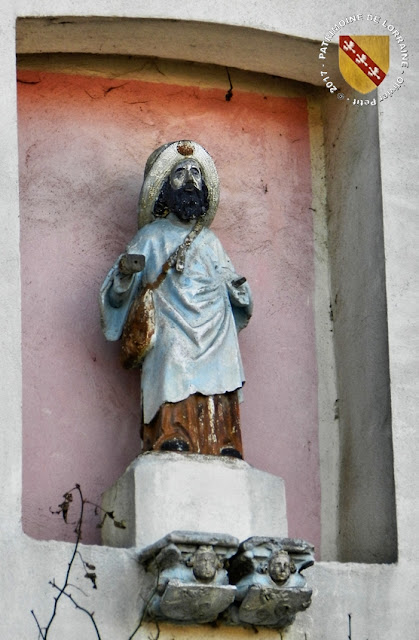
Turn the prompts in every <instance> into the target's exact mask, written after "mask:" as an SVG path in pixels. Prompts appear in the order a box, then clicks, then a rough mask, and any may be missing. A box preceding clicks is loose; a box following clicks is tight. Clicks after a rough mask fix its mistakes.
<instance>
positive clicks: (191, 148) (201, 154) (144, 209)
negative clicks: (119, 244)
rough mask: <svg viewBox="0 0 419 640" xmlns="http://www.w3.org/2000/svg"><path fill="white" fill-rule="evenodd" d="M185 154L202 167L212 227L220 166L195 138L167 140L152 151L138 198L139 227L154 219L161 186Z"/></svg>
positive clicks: (207, 216)
mask: <svg viewBox="0 0 419 640" xmlns="http://www.w3.org/2000/svg"><path fill="white" fill-rule="evenodd" d="M185 157H188V158H193V159H194V160H196V162H197V163H198V164H199V166H200V167H201V171H202V177H203V179H204V181H205V184H206V185H207V189H208V201H209V207H208V211H207V213H206V214H205V218H204V223H205V225H206V226H208V227H209V225H210V224H211V222H212V221H213V219H214V216H215V212H216V210H217V206H218V200H219V197H220V184H219V180H218V173H217V169H216V168H215V164H214V161H213V159H212V158H211V156H210V155H209V153H208V151H206V150H205V149H204V147H201V145H200V144H198V143H197V142H193V140H177V141H176V142H168V143H166V144H164V145H162V146H161V147H159V148H158V149H156V150H155V151H153V153H152V154H151V155H150V157H149V158H148V160H147V163H146V166H145V170H144V182H143V186H142V187H141V191H140V198H139V201H138V228H139V229H141V227H143V226H144V225H145V224H147V223H149V222H152V220H154V217H153V209H154V205H155V203H156V200H157V198H158V196H159V193H160V190H161V188H162V186H163V184H164V182H165V180H166V178H167V177H168V176H169V174H170V172H171V170H172V169H173V167H174V166H176V165H177V164H178V163H179V162H181V161H182V160H184V159H185Z"/></svg>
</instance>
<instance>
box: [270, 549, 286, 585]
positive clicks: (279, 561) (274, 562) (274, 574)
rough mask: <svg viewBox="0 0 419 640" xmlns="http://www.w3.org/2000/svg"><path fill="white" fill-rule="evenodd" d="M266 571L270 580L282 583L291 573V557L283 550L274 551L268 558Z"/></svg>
mask: <svg viewBox="0 0 419 640" xmlns="http://www.w3.org/2000/svg"><path fill="white" fill-rule="evenodd" d="M268 571H269V575H270V576H271V578H272V580H273V581H274V582H277V583H283V582H285V581H286V580H288V578H289V577H290V574H291V559H290V557H289V555H288V553H287V552H286V551H284V550H282V549H281V550H279V551H274V552H273V554H272V555H271V557H270V558H269V563H268Z"/></svg>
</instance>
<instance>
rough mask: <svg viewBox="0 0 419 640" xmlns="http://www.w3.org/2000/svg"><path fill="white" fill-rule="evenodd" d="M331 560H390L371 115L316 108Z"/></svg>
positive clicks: (381, 278) (390, 475)
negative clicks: (327, 295)
mask: <svg viewBox="0 0 419 640" xmlns="http://www.w3.org/2000/svg"><path fill="white" fill-rule="evenodd" d="M324 114H325V122H326V123H327V126H326V128H325V139H326V169H327V183H328V187H327V188H328V211H329V220H328V229H329V246H330V260H331V310H332V313H333V331H334V345H335V356H336V371H337V383H338V394H339V399H338V401H337V411H338V419H339V430H340V459H341V467H340V499H339V525H340V526H339V537H338V549H339V556H338V558H339V560H341V561H343V562H366V563H375V562H377V563H392V562H396V561H397V521H396V503H395V487H394V471H393V444H392V428H391V400H390V376H389V355H388V332H387V304H386V286H385V255H384V236H383V213H382V196H381V174H380V157H379V156H380V151H379V137H378V111H377V109H376V108H373V107H361V108H360V107H353V106H352V104H347V105H346V106H344V105H342V104H337V103H336V101H331V100H328V99H327V98H326V100H325V102H324Z"/></svg>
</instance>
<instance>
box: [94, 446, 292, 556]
mask: <svg viewBox="0 0 419 640" xmlns="http://www.w3.org/2000/svg"><path fill="white" fill-rule="evenodd" d="M102 506H103V508H104V509H105V510H107V511H113V512H114V516H115V519H116V520H117V521H124V523H125V527H126V528H125V529H122V528H119V527H116V526H115V525H114V523H113V521H112V520H111V519H110V518H106V520H105V523H104V526H103V529H102V540H103V544H105V545H109V546H113V547H136V548H143V547H145V546H147V545H150V544H152V543H154V542H155V541H156V540H159V539H160V538H163V537H164V536H166V535H167V534H168V533H170V532H172V531H175V530H183V531H185V530H189V531H195V532H218V533H220V532H222V533H225V534H230V535H232V536H235V537H236V538H238V539H239V540H245V539H246V538H249V537H251V536H270V537H272V536H274V537H286V536H287V534H288V526H287V517H286V505H285V486H284V481H283V480H282V479H281V478H278V477H276V476H273V475H271V474H270V473H266V472H264V471H259V470H258V469H254V468H252V467H251V466H250V465H249V464H247V463H246V462H244V461H243V460H236V459H234V458H221V457H214V456H203V455H194V454H183V453H163V452H158V453H157V452H156V453H154V452H150V453H145V454H142V455H140V456H139V457H138V458H136V460H134V461H133V462H132V463H131V465H130V466H129V467H128V468H127V470H126V471H125V473H124V474H123V475H122V476H121V477H120V478H119V480H117V482H116V483H115V484H114V485H113V486H112V487H111V488H110V489H108V491H106V492H105V493H104V494H103V501H102Z"/></svg>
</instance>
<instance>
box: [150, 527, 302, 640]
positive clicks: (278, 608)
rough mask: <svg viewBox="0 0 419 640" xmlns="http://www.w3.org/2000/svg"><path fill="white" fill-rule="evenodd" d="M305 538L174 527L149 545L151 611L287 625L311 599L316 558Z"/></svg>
mask: <svg viewBox="0 0 419 640" xmlns="http://www.w3.org/2000/svg"><path fill="white" fill-rule="evenodd" d="M313 551H314V549H313V547H312V546H311V545H310V544H308V543H307V542H304V541H303V540H293V539H290V538H268V537H260V536H255V537H252V538H248V539H247V540H245V541H244V542H242V543H241V544H240V545H239V541H238V540H237V538H234V537H233V536H230V535H227V534H210V533H197V532H188V531H174V532H172V533H170V534H168V535H167V536H165V537H164V538H162V539H161V540H159V541H158V542H156V543H154V544H152V545H150V546H149V547H146V548H145V549H143V550H142V551H141V552H140V554H139V561H140V563H141V564H142V565H143V566H144V568H145V569H146V571H148V572H150V573H152V574H153V575H154V576H155V580H156V586H155V592H154V594H153V595H152V597H151V599H150V602H149V604H148V611H147V616H148V617H149V618H152V619H156V620H170V621H172V622H178V623H183V624H197V623H198V624H199V623H207V622H213V621H215V620H216V619H217V618H218V619H220V620H222V621H223V622H224V623H225V624H230V625H231V624H232V625H246V624H252V625H257V626H264V627H273V628H277V629H282V628H284V627H286V626H288V625H289V624H291V623H292V622H293V621H294V619H295V616H296V614H297V613H298V612H299V611H303V610H304V609H306V608H307V607H308V606H309V605H310V602H311V593H312V592H311V589H309V588H307V586H306V581H305V578H304V576H303V575H302V573H301V572H302V571H303V569H305V568H307V567H309V566H311V565H312V564H313V562H314V557H313Z"/></svg>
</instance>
